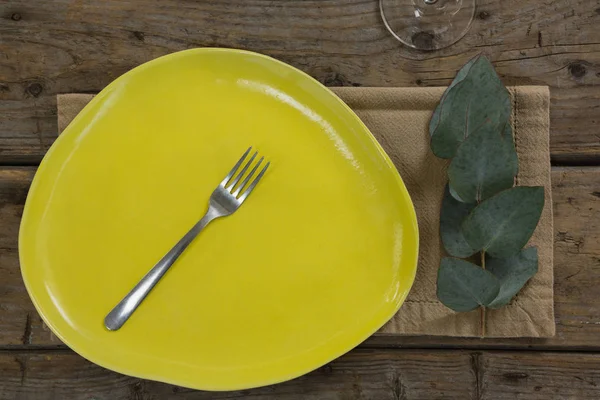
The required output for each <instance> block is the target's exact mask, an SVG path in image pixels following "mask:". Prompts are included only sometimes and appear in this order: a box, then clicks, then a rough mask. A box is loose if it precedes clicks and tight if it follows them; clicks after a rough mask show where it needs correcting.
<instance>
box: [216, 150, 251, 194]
mask: <svg viewBox="0 0 600 400" xmlns="http://www.w3.org/2000/svg"><path fill="white" fill-rule="evenodd" d="M250 150H252V146H250V147H248V150H246V152H245V153H244V154H243V155H242V158H240V160H239V161H238V162H237V163H236V164H235V166H234V167H233V169H232V170H231V172H229V174H227V176H226V177H225V179H223V182H221V186H223V187H225V186H226V185H227V183H228V182H229V180H230V179H231V177H232V176H233V175H234V174H235V172H236V171H237V170H238V168H239V167H240V165H242V163H243V162H244V160H245V159H246V156H247V155H248V153H250Z"/></svg>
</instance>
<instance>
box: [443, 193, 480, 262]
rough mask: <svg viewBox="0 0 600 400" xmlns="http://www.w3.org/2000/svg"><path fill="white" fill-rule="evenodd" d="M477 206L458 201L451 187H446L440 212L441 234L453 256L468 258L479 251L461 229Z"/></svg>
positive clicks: (446, 247)
mask: <svg viewBox="0 0 600 400" xmlns="http://www.w3.org/2000/svg"><path fill="white" fill-rule="evenodd" d="M476 205H477V204H475V203H470V204H468V203H462V202H460V201H458V200H456V199H455V198H454V197H452V195H451V194H450V190H449V187H448V185H446V190H445V191H444V199H443V200H442V209H441V212H440V234H441V236H442V243H443V244H444V248H445V249H446V251H447V252H448V254H450V255H451V256H454V257H460V258H466V257H470V256H472V255H473V254H475V252H476V251H477V249H473V248H472V247H471V245H469V243H468V242H467V239H465V237H464V235H463V233H462V231H461V229H460V228H461V225H462V222H463V221H464V220H465V218H467V216H468V215H469V213H470V212H471V210H473V208H475V206H476Z"/></svg>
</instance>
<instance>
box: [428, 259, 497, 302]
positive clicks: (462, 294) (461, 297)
mask: <svg viewBox="0 0 600 400" xmlns="http://www.w3.org/2000/svg"><path fill="white" fill-rule="evenodd" d="M499 291H500V285H499V283H498V280H497V279H496V278H495V277H494V275H492V274H491V273H490V272H489V271H486V270H483V269H481V268H480V267H478V266H477V265H475V264H472V263H470V262H468V261H464V260H459V259H456V258H444V259H442V263H441V265H440V269H439V271H438V281H437V297H438V299H439V300H440V301H441V302H442V303H443V304H444V305H445V306H446V307H448V308H450V309H452V310H454V311H457V312H463V311H471V310H474V309H476V308H477V307H479V306H487V305H488V304H490V303H491V302H492V301H493V300H494V299H495V298H496V296H497V295H498V292H499Z"/></svg>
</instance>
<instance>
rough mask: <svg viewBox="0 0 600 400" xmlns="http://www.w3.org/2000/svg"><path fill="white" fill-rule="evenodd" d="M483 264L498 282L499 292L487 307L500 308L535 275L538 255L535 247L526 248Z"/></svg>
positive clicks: (488, 259)
mask: <svg viewBox="0 0 600 400" xmlns="http://www.w3.org/2000/svg"><path fill="white" fill-rule="evenodd" d="M485 264H486V268H487V269H488V270H489V271H490V272H491V273H492V274H493V275H494V276H495V277H496V278H497V279H498V281H499V282H500V292H499V293H498V296H496V298H495V299H494V301H492V302H491V303H490V304H489V307H490V308H500V307H502V306H505V305H507V304H508V303H510V300H511V299H512V298H513V297H514V295H516V294H517V293H518V292H519V291H520V290H521V288H523V286H524V285H525V284H526V283H527V281H528V280H529V279H530V278H531V277H532V276H533V275H535V274H536V272H537V270H538V253H537V249H536V248H535V247H528V248H526V249H524V250H522V251H521V252H520V253H518V254H516V255H514V256H512V257H509V258H492V257H488V258H487V259H486V262H485Z"/></svg>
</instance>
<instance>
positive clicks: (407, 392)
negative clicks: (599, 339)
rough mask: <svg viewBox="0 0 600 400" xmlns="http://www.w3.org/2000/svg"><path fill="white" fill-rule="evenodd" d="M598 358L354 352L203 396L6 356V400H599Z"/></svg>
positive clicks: (41, 359)
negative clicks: (273, 379) (278, 380)
mask: <svg viewBox="0 0 600 400" xmlns="http://www.w3.org/2000/svg"><path fill="white" fill-rule="evenodd" d="M599 371H600V355H598V354H575V353H546V352H527V351H522V352H491V351H483V352H468V351H459V350H456V351H443V350H432V351H423V350H360V349H359V350H354V351H352V352H351V353H349V354H347V355H345V356H343V357H341V358H339V359H337V360H335V361H333V362H332V363H330V364H328V365H326V366H324V367H322V368H319V369H318V370H316V371H313V372H311V373H309V374H308V375H305V376H303V377H300V378H297V379H295V380H292V381H289V382H285V383H282V384H278V385H274V386H268V387H264V388H258V389H252V390H243V391H235V392H219V393H214V392H212V393H211V392H201V391H195V390H190V389H185V388H181V387H178V386H172V385H167V384H163V383H158V382H152V381H145V380H140V379H136V378H131V377H127V376H123V375H120V374H118V373H115V372H112V371H108V370H106V369H103V368H101V367H98V366H96V365H94V364H92V363H90V362H88V361H86V360H84V359H83V358H81V357H79V356H78V355H76V354H73V353H71V352H69V351H54V352H48V351H46V352H39V353H27V352H17V351H15V352H3V353H0V400H16V399H29V400H46V399H66V398H68V399H73V400H79V399H81V400H90V399H96V400H100V399H107V400H109V399H110V400H134V399H135V400H150V399H152V400H159V399H215V400H217V399H239V398H244V399H256V400H258V399H286V400H287V399H289V400H292V399H332V400H333V399H378V400H379V399H381V400H385V399H390V400H400V399H426V400H429V399H461V400H465V399H477V400H485V399H507V400H508V399H511V400H512V399H528V400H536V399H540V400H542V399H543V400H547V399H596V398H600V372H599Z"/></svg>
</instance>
